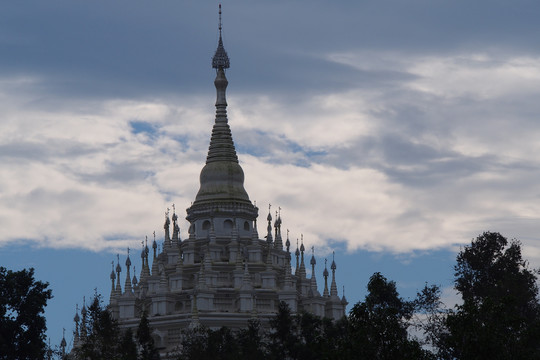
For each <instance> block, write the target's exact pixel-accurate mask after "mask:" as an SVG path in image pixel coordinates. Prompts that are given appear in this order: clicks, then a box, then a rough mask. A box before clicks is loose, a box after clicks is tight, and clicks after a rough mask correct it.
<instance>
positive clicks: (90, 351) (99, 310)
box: [75, 294, 137, 360]
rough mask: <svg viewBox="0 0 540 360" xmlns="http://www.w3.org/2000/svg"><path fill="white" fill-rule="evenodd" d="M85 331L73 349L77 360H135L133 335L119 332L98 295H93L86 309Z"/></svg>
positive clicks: (116, 324)
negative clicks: (84, 335) (84, 334)
mask: <svg viewBox="0 0 540 360" xmlns="http://www.w3.org/2000/svg"><path fill="white" fill-rule="evenodd" d="M85 330H86V334H87V335H86V337H85V338H81V344H80V346H79V347H77V348H75V354H76V356H77V358H79V359H88V360H101V359H110V360H136V359H137V356H136V350H137V347H136V344H135V342H134V340H133V333H132V332H131V331H129V332H123V331H121V330H120V328H119V327H118V323H117V322H116V320H114V319H113V318H112V316H111V313H110V312H109V311H108V310H107V309H105V308H104V307H103V306H102V300H101V295H99V294H95V295H94V298H93V300H92V303H91V304H90V306H89V307H88V312H87V319H86V329H85ZM134 349H135V353H134V352H133V350H134ZM134 355H135V357H134Z"/></svg>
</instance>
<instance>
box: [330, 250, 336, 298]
mask: <svg viewBox="0 0 540 360" xmlns="http://www.w3.org/2000/svg"><path fill="white" fill-rule="evenodd" d="M335 255H336V253H335V251H332V265H330V269H332V285H330V296H331V297H337V296H338V293H337V285H336V260H335V258H334V257H335Z"/></svg>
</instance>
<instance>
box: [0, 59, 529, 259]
mask: <svg viewBox="0 0 540 360" xmlns="http://www.w3.org/2000/svg"><path fill="white" fill-rule="evenodd" d="M360 55H362V54H360ZM360 55H359V54H346V56H345V55H342V56H341V57H340V56H333V57H332V56H330V58H332V59H333V60H334V61H338V62H340V63H343V64H348V65H351V66H354V67H356V68H358V69H362V70H364V71H375V72H381V73H385V71H386V72H387V73H388V74H390V75H388V76H392V75H391V74H392V71H394V72H396V73H401V74H405V75H407V76H401V75H400V76H397V77H396V78H394V79H393V80H392V83H393V84H395V86H393V89H392V90H388V91H386V90H387V89H388V88H387V83H386V82H385V85H384V86H382V85H380V84H378V83H377V82H374V83H373V82H372V83H370V84H362V83H360V84H359V85H358V87H356V88H352V89H349V90H343V91H340V92H328V93H326V94H324V93H318V94H316V95H310V94H305V96H300V97H298V101H294V102H291V101H289V99H287V98H279V97H278V98H273V97H270V96H269V95H267V94H263V93H259V94H257V93H254V94H250V95H247V94H234V93H232V94H229V117H230V122H231V126H232V131H233V136H234V138H235V141H236V144H237V146H238V148H239V149H244V150H243V151H248V152H249V154H246V153H241V154H239V157H240V161H241V163H242V166H243V168H244V171H245V173H246V188H247V190H248V193H249V194H250V196H251V199H252V200H256V201H257V203H258V204H259V207H260V208H261V210H260V211H261V215H263V216H262V217H261V218H260V219H259V232H260V234H261V236H263V232H264V229H265V225H264V215H265V214H266V210H265V209H266V203H268V202H271V203H272V204H274V205H275V206H281V207H282V209H283V210H282V215H283V221H284V226H285V227H286V228H289V229H290V230H291V241H292V242H293V244H294V240H295V238H296V237H300V234H302V233H303V234H304V238H305V240H306V243H307V244H308V245H313V244H314V245H316V246H318V247H319V248H323V249H321V250H323V251H330V248H331V247H333V246H335V245H334V244H333V243H332V241H337V242H343V243H345V244H346V245H347V247H348V249H349V250H351V251H353V250H356V249H370V250H375V251H382V250H386V251H392V252H407V251H411V250H430V249H439V248H450V247H452V246H455V244H457V243H467V242H468V241H469V240H470V239H471V238H472V237H474V236H476V235H477V234H478V233H480V232H482V231H484V230H492V231H501V232H503V233H504V234H505V235H507V236H509V237H517V238H521V237H522V238H524V239H526V241H527V242H528V243H527V246H531V247H535V246H536V244H538V243H539V242H540V238H539V237H538V235H536V234H537V233H538V231H537V230H538V226H537V224H538V216H537V214H538V213H539V211H540V208H539V205H537V204H536V202H535V201H534V199H537V198H538V197H539V196H540V188H539V186H538V185H537V184H536V181H535V179H537V178H538V176H539V175H540V174H539V170H538V161H537V159H536V158H535V154H536V153H537V150H538V142H536V141H534V138H535V137H536V138H537V136H538V135H540V134H538V133H539V131H540V127H538V125H537V124H536V122H534V121H532V117H533V115H531V114H534V113H535V111H536V110H537V108H536V106H537V105H536V101H535V100H534V99H535V98H536V97H535V95H537V93H536V92H537V89H536V88H534V87H533V86H532V85H531V81H532V80H531V77H532V78H536V76H537V74H539V73H540V71H539V70H538V69H540V65H539V64H540V63H539V62H538V61H537V60H535V59H533V58H527V57H516V58H505V59H503V60H501V61H497V59H494V58H492V57H489V56H487V55H485V56H469V57H464V56H461V55H455V56H448V57H445V58H442V57H425V56H424V57H418V58H414V57H410V56H409V57H407V56H406V55H403V56H396V55H395V54H390V55H392V56H389V55H388V53H371V54H369V56H360ZM358 59H360V60H358ZM396 59H397V60H396ZM357 60H358V61H357ZM356 61H357V62H356ZM385 76H386V75H385ZM483 77H486V78H489V81H490V82H491V84H490V85H486V84H478V83H479V82H481V81H480V80H481V78H483ZM30 83H32V86H34V85H35V83H34V82H32V81H31V82H30ZM0 84H3V86H7V85H6V84H8V85H9V84H10V83H9V82H7V83H6V82H0ZM25 84H27V81H26V80H25V81H21V82H19V87H20V89H19V90H20V91H18V92H17V93H16V94H13V95H10V94H9V92H8V91H6V90H5V88H2V89H0V94H2V96H1V97H0V102H1V105H2V106H3V108H4V109H6V111H5V115H4V117H3V118H2V120H1V123H0V126H1V130H2V131H0V146H1V147H2V156H1V157H0V163H1V165H2V167H3V168H4V169H5V171H3V172H2V174H1V175H0V189H1V190H2V191H1V195H0V197H1V200H2V201H1V202H0V223H1V224H2V226H3V229H4V230H3V231H4V237H3V238H2V240H0V241H2V242H3V243H4V244H5V243H7V242H10V241H14V240H15V239H21V238H26V239H31V240H33V241H36V242H38V243H40V244H42V245H44V246H76V247H85V248H92V249H103V248H111V247H117V246H124V245H125V244H128V243H129V244H132V246H133V244H137V242H138V241H139V240H140V239H141V238H143V237H144V236H145V235H148V234H151V232H152V231H153V230H154V229H157V233H158V234H160V233H161V226H162V225H161V224H162V221H163V211H164V210H165V208H166V207H170V206H171V203H172V202H174V203H175V204H176V208H177V209H178V212H179V214H180V218H183V211H184V209H185V208H186V207H188V206H189V204H190V202H191V201H192V200H193V199H194V197H195V194H196V191H197V189H198V174H199V171H200V169H201V168H202V166H203V163H204V158H205V155H206V150H207V146H208V140H209V137H210V130H211V125H212V121H213V116H214V110H213V106H212V103H213V99H203V98H199V97H197V96H193V95H191V96H188V97H185V98H174V100H170V99H167V100H159V101H157V100H153V101H141V100H139V101H136V100H130V101H124V100H109V101H102V102H99V101H97V100H95V101H94V102H91V103H90V104H83V105H81V103H83V102H82V101H80V100H79V101H78V102H76V101H73V103H69V100H66V102H65V103H64V104H63V106H61V107H58V108H55V107H54V106H51V104H50V103H49V102H48V100H43V99H42V100H41V101H35V99H34V98H32V96H36V95H31V94H26V95H22V94H24V91H22V90H21V89H23V88H24V86H26V85H25ZM209 86H211V85H209ZM514 98H516V99H519V103H518V104H515V105H513V104H512V102H511V101H510V100H508V99H514ZM51 101H53V103H54V102H55V101H57V100H54V99H53V100H51ZM22 104H32V105H31V106H27V107H26V106H23V105H22ZM486 104H489V105H490V106H489V107H487V106H486ZM494 115H496V116H494ZM510 116H513V118H512V121H509V120H508V119H509V117H510ZM507 120H508V121H507ZM133 121H138V122H144V123H149V124H152V125H153V126H154V128H153V130H152V131H151V133H145V132H139V133H137V134H135V133H134V132H133V131H132V130H133V129H132V128H131V125H130V124H131V122H133ZM30 214H32V215H30ZM36 214H38V215H36ZM520 219H527V221H528V222H527V224H528V225H527V226H524V222H523V221H522V220H520ZM534 224H536V225H534ZM181 227H182V231H183V234H182V235H183V236H185V230H186V223H185V221H184V220H182V222H181ZM21 229H24V232H21ZM117 240H121V241H117ZM328 240H332V241H330V242H329V241H328ZM531 254H532V255H534V251H531Z"/></svg>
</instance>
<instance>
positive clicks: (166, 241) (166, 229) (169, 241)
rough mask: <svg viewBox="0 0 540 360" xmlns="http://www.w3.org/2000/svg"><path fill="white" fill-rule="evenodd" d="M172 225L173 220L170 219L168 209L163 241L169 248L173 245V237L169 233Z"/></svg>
mask: <svg viewBox="0 0 540 360" xmlns="http://www.w3.org/2000/svg"><path fill="white" fill-rule="evenodd" d="M173 218H174V215H173ZM170 225H171V220H170V219H169V208H167V211H166V212H165V224H163V229H164V230H165V239H164V240H163V242H164V243H165V246H166V247H168V246H169V245H170V244H171V236H170V233H169V227H170ZM173 231H174V229H173Z"/></svg>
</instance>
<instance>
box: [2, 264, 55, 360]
mask: <svg viewBox="0 0 540 360" xmlns="http://www.w3.org/2000/svg"><path fill="white" fill-rule="evenodd" d="M48 286H49V284H48V283H44V282H41V281H36V280H35V279H34V269H29V270H21V271H11V270H7V269H6V268H4V267H0V359H2V360H4V359H5V360H8V359H9V360H11V359H17V360H24V359H41V358H44V356H45V352H46V350H47V346H46V344H45V331H46V330H47V327H46V326H45V318H44V317H43V315H42V314H43V312H44V308H45V306H46V305H47V300H49V299H51V298H52V295H51V290H50V289H47V287H48Z"/></svg>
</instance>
